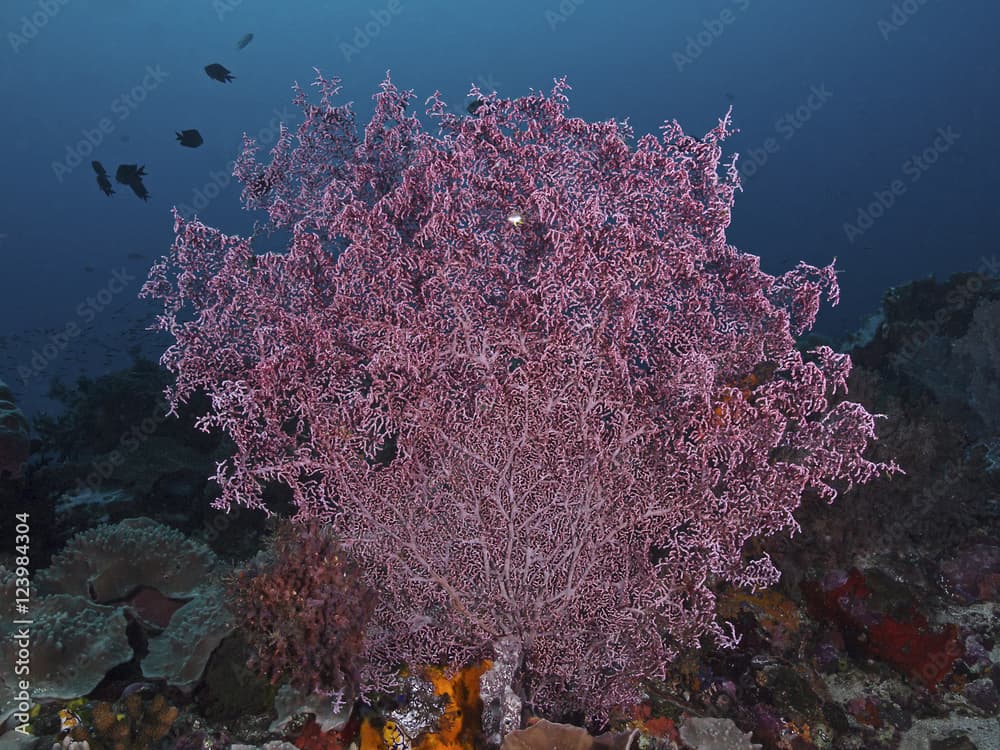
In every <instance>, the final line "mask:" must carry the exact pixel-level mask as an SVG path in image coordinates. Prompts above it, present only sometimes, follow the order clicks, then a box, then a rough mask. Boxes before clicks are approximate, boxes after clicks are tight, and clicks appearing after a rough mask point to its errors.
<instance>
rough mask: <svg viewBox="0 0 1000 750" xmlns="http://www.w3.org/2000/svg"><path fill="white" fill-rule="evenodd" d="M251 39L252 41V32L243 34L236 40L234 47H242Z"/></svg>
mask: <svg viewBox="0 0 1000 750" xmlns="http://www.w3.org/2000/svg"><path fill="white" fill-rule="evenodd" d="M252 41H253V34H244V35H243V36H241V37H240V40H239V41H238V42H236V49H243V48H244V47H246V46H247V45H248V44H250V42H252Z"/></svg>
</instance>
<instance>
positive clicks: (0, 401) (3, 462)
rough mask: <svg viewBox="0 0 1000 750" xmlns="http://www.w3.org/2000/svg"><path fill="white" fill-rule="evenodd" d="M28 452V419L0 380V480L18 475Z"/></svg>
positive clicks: (29, 450) (29, 451)
mask: <svg viewBox="0 0 1000 750" xmlns="http://www.w3.org/2000/svg"><path fill="white" fill-rule="evenodd" d="M30 453H31V441H30V436H29V429H28V420H27V419H26V418H25V416H24V413H23V412H22V411H21V410H20V409H18V408H17V405H16V404H15V403H14V395H13V394H12V393H11V391H10V388H8V387H7V384H6V383H4V382H3V381H2V380H0V480H3V479H15V478H18V477H20V476H21V473H22V471H23V469H24V463H25V461H27V460H28V456H29V455H30Z"/></svg>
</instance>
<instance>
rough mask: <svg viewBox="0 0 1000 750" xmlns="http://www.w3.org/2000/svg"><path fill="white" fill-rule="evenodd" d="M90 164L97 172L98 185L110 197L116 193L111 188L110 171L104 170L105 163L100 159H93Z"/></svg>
mask: <svg viewBox="0 0 1000 750" xmlns="http://www.w3.org/2000/svg"><path fill="white" fill-rule="evenodd" d="M90 166H92V167H93V168H94V171H95V172H97V186H98V187H99V188H100V189H101V190H102V191H103V192H104V194H105V195H107V196H108V197H110V196H112V195H114V193H115V191H114V190H113V189H112V188H111V179H110V178H109V177H108V173H107V172H105V171H104V165H103V164H101V162H99V161H92V162H90Z"/></svg>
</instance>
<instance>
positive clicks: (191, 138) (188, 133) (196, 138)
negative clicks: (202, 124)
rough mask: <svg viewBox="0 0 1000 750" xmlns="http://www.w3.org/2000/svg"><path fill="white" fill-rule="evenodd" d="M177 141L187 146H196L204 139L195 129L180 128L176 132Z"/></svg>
mask: <svg viewBox="0 0 1000 750" xmlns="http://www.w3.org/2000/svg"><path fill="white" fill-rule="evenodd" d="M177 142H178V143H179V144H181V145H182V146H187V147H188V148H198V146H200V145H201V144H203V143H204V142H205V139H204V138H202V137H201V133H199V132H198V131H197V130H193V129H192V130H182V131H181V132H179V133H178V134H177Z"/></svg>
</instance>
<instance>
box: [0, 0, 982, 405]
mask: <svg viewBox="0 0 1000 750" xmlns="http://www.w3.org/2000/svg"><path fill="white" fill-rule="evenodd" d="M894 7H895V10H893V8H894ZM377 17H378V18H380V19H381V20H376V18H377ZM998 21H1000V4H998V3H996V2H995V0H993V1H990V0H962V2H960V3H945V2H943V0H926V2H923V3H921V2H918V1H917V0H911V1H909V2H903V3H891V2H877V1H875V0H846V1H845V2H837V3H808V2H802V0H780V1H779V0H772V2H764V1H763V0H697V1H695V0H691V1H689V2H667V1H666V0H658V1H656V2H653V1H651V0H650V1H639V0H635V1H632V2H629V1H628V0H619V1H618V2H599V1H598V0H577V2H575V3H574V2H571V1H570V0H564V2H563V3H562V5H561V6H560V3H558V2H557V1H556V0H506V1H505V2H503V3H500V2H483V1H481V0H462V1H461V2H459V1H458V0H453V1H452V2H447V1H445V0H425V1H423V2H417V1H416V0H395V2H392V3H391V2H389V0H365V1H363V2H362V1H361V0H338V1H337V2H329V1H327V0H311V1H307V0H296V1H295V2H287V3H286V2H282V3H278V2H274V0H243V2H239V0H220V1H219V2H212V1H211V0H186V1H185V2H168V0H144V1H140V0H133V1H130V0H117V1H111V0H65V1H64V2H59V0H42V1H39V0H32V1H27V0H4V2H3V3H2V6H0V33H2V34H3V38H2V39H0V102H2V107H3V116H2V118H0V128H2V133H0V135H2V139H0V143H2V144H3V148H4V153H3V161H2V167H3V169H2V174H3V185H4V190H3V200H2V202H0V257H2V260H3V263H2V267H0V269H2V270H0V378H3V379H5V380H6V381H7V382H8V383H9V384H10V385H12V386H13V388H14V390H15V392H16V393H17V394H18V395H19V396H20V397H21V398H22V399H23V402H24V404H25V405H26V406H27V407H29V408H30V409H32V410H36V409H38V408H39V407H41V406H43V405H44V401H43V400H41V399H40V397H39V396H40V394H41V393H43V392H44V390H45V389H46V387H47V384H48V381H49V379H50V377H52V376H54V375H59V376H62V377H64V378H70V379H71V378H72V377H74V376H75V375H76V374H77V373H78V372H81V371H87V372H89V373H91V374H96V373H99V372H101V371H102V370H106V369H110V368H113V367H117V366H120V365H122V364H125V363H126V362H127V361H128V357H127V356H126V354H125V352H124V350H125V348H126V347H127V346H128V345H130V344H131V343H135V342H143V341H145V345H146V346H147V347H148V349H149V350H150V351H155V347H156V346H159V345H161V344H162V342H156V341H150V340H149V337H148V334H146V333H145V332H144V331H142V326H144V325H145V324H146V322H148V316H149V314H150V313H151V311H152V308H150V307H149V306H147V305H145V303H140V302H139V301H137V300H135V293H136V292H137V291H138V289H139V286H140V285H141V282H142V279H143V278H144V275H145V272H146V270H147V269H148V267H149V265H150V263H151V262H152V260H153V259H154V258H155V257H156V256H159V255H160V254H162V253H164V252H165V251H166V248H167V247H168V246H169V244H170V242H171V239H172V232H171V226H172V221H171V217H170V208H171V206H173V205H175V204H176V205H181V204H187V205H190V204H193V203H194V201H195V196H196V194H197V191H199V190H202V191H205V190H208V191H212V190H213V188H212V187H210V186H212V185H218V184H220V183H224V182H227V181H228V182H229V185H228V187H225V188H224V189H222V190H221V193H220V194H219V195H218V196H217V197H215V198H214V199H213V200H211V201H210V202H209V203H208V205H207V206H205V207H204V209H203V210H201V211H200V212H199V213H200V216H201V217H202V218H203V219H204V220H205V221H206V223H209V224H211V225H214V226H218V227H220V228H222V229H224V230H225V231H228V232H238V233H242V232H247V231H248V230H249V229H250V227H251V226H252V223H253V218H254V217H252V216H251V215H250V214H247V213H245V212H243V211H242V209H241V208H240V205H239V191H238V188H237V186H236V185H235V184H234V183H233V181H232V180H230V179H229V178H228V169H229V163H230V162H231V160H232V159H233V158H235V156H236V155H237V153H238V152H239V149H240V143H241V135H242V133H243V132H244V131H246V132H248V133H250V134H252V135H259V136H262V137H263V139H265V140H266V138H267V137H268V136H267V131H268V128H269V127H273V126H274V125H275V124H276V122H277V119H291V120H292V121H293V123H297V120H296V119H295V115H296V113H295V111H294V110H293V108H292V107H291V106H290V104H289V102H290V97H291V91H290V85H291V83H292V82H293V81H294V80H298V81H300V82H301V83H303V84H307V83H309V82H310V81H311V80H312V79H313V75H314V74H313V70H312V69H313V67H314V66H316V67H319V68H320V69H321V70H322V71H323V72H324V73H325V74H327V75H338V76H340V77H342V78H343V79H344V92H343V97H344V100H345V101H347V100H353V101H354V102H355V103H356V110H357V112H358V115H359V121H360V122H362V123H363V122H364V121H366V120H367V117H368V115H369V114H370V112H371V95H372V94H373V93H374V92H375V91H376V90H377V86H378V84H379V82H380V81H381V80H382V78H383V76H384V74H385V71H386V70H387V69H391V70H392V76H393V80H394V82H395V83H396V84H397V85H398V86H400V87H401V88H406V89H413V90H414V91H415V93H416V95H417V101H418V102H422V101H423V100H424V99H426V97H427V96H429V95H430V94H431V93H432V92H433V91H434V90H435V89H439V90H440V91H441V92H442V94H443V95H444V98H445V99H446V100H447V101H449V102H454V103H455V105H456V107H462V106H464V103H465V102H466V96H465V95H466V93H467V92H468V90H469V86H470V83H472V82H477V83H478V84H479V85H480V86H481V87H482V88H484V89H496V90H497V91H498V92H499V93H500V94H501V95H503V96H509V97H515V96H519V95H522V94H525V93H527V92H528V90H529V88H535V89H543V90H545V91H548V90H549V88H550V87H551V84H552V79H553V78H554V77H556V76H561V75H566V76H568V78H569V82H570V84H571V85H572V87H573V90H572V92H571V95H570V96H571V114H573V115H575V116H579V117H582V118H585V119H588V120H601V119H607V118H616V119H624V118H626V117H627V118H629V119H630V121H631V123H632V125H633V127H634V128H635V130H636V132H637V134H642V133H645V132H650V131H652V132H656V131H657V128H658V127H659V125H660V124H661V123H662V121H663V120H664V119H674V118H676V119H677V120H678V121H679V122H680V123H681V124H682V126H683V127H684V128H685V129H686V130H687V131H688V132H691V133H693V134H696V135H701V134H703V133H704V132H705V131H707V130H708V129H709V128H711V127H712V126H713V125H714V124H715V123H716V122H717V120H718V118H719V117H720V116H721V115H723V114H724V113H725V111H726V109H727V108H728V107H729V106H730V105H732V106H733V108H734V122H735V124H736V126H737V127H739V128H740V131H741V132H740V133H739V134H738V135H736V136H735V137H733V138H732V139H731V140H730V141H728V142H727V147H728V149H729V150H731V151H739V152H741V153H742V154H743V156H742V157H741V160H742V165H743V169H744V177H745V179H744V192H743V193H742V194H740V195H738V196H737V203H736V208H735V212H734V218H733V224H732V227H731V228H730V240H731V242H733V244H735V245H737V246H739V247H740V248H741V249H743V250H746V251H748V252H752V253H755V254H757V255H760V256H761V257H762V258H763V264H764V268H765V269H766V270H768V271H771V272H780V271H782V270H784V269H786V268H788V267H789V266H790V265H793V264H794V262H795V261H796V260H798V259H804V260H806V261H809V262H811V263H815V264H825V263H827V262H829V261H830V259H831V258H833V257H834V256H836V257H837V258H838V265H839V267H840V268H841V269H842V270H843V273H842V275H841V276H840V280H841V284H842V299H843V301H842V303H841V306H840V307H838V308H836V309H834V310H830V311H824V313H823V314H822V315H821V318H820V321H819V325H818V329H819V330H820V331H822V332H826V333H829V334H834V335H836V334H839V333H841V332H843V331H846V330H849V329H852V328H854V327H855V326H856V325H857V324H858V323H859V322H860V320H861V319H862V318H863V317H864V316H865V315H866V314H868V313H870V312H872V311H873V310H874V309H875V308H876V307H877V305H878V302H879V299H880V297H881V295H882V294H883V293H884V292H885V290H886V289H888V288H889V287H891V286H893V285H896V284H899V283H901V282H905V281H907V280H910V279H914V278H918V277H923V276H926V275H928V274H935V275H938V276H945V275H947V274H949V273H951V272H954V271H957V270H975V269H977V268H981V267H982V266H983V264H984V262H986V263H995V262H996V254H997V250H996V243H995V240H994V238H993V235H992V232H991V231H990V226H991V223H992V216H993V214H994V210H995V208H994V205H993V204H994V202H995V197H996V195H997V173H998V172H997V166H998V164H997V161H998V159H997V154H996V147H995V144H994V130H995V124H996V122H997V121H998V118H997V115H998V109H1000V106H998V100H997V97H996V82H997V78H998V76H997V61H996V57H995V55H994V51H993V50H994V46H995V44H994V42H995V30H996V28H997V25H998ZM887 23H888V24H890V26H887V25H886V24H887ZM366 25H367V30H366ZM247 32H253V33H254V34H255V38H254V40H253V42H252V43H251V44H250V45H249V46H248V47H247V48H246V49H244V50H242V51H237V50H236V48H235V45H236V42H237V40H238V39H239V38H240V37H241V36H242V35H243V34H245V33H247ZM210 62H219V63H222V64H223V65H225V66H226V67H228V68H230V69H231V70H232V72H233V73H234V74H235V75H236V77H237V78H236V80H235V81H234V82H233V83H231V84H227V85H222V84H219V83H217V82H215V81H212V80H210V79H209V78H208V77H207V76H206V75H205V73H204V72H203V66H204V65H206V64H207V63H210ZM150 70H152V71H156V72H157V76H151V75H150V74H149V71H150ZM157 77H159V78H160V79H161V80H158V81H157V80H155V79H156V78H157ZM144 79H145V88H143V86H144ZM135 87H140V88H138V89H136V88H135ZM816 91H820V92H824V93H822V94H821V95H818V96H817V95H816V94H815V93H814V92H816ZM811 94H812V98H811V99H810V96H811ZM797 110H798V111H799V113H800V115H802V116H801V117H798V118H797V119H795V120H794V121H793V120H791V119H789V115H793V116H794V113H796V111H797ZM102 119H105V120H106V122H105V125H106V126H109V127H106V129H109V130H110V132H107V133H102V134H101V142H100V143H99V144H98V145H97V146H96V148H95V149H94V152H93V154H91V153H89V152H87V151H86V149H82V150H81V148H80V147H79V145H78V144H79V143H80V141H81V140H82V139H83V134H84V132H85V131H87V130H92V131H93V130H99V129H100V126H101V121H102ZM185 128H198V129H199V130H200V131H201V132H202V134H203V135H204V137H205V145H204V146H203V147H201V148H200V149H197V150H191V149H184V148H181V147H179V146H178V145H177V144H176V143H175V140H174V131H176V130H181V129H185ZM941 130H945V131H950V132H952V133H954V134H957V135H958V138H957V140H953V142H949V143H947V144H945V143H944V141H942V140H938V147H937V148H935V139H936V138H937V137H938V134H939V132H940V131H941ZM769 139H771V140H770V141H769ZM768 145H770V152H768V149H767V148H766V147H767V146H768ZM929 148H930V149H932V151H933V156H935V157H936V160H935V162H934V163H933V164H929V165H926V168H925V169H921V170H919V171H914V164H913V163H912V162H911V161H910V160H911V159H912V157H913V156H914V155H917V154H920V153H921V152H923V151H924V150H925V149H929ZM70 151H75V152H77V153H78V154H79V155H80V156H81V157H82V158H81V164H80V165H79V166H77V167H76V168H69V169H62V168H59V167H57V166H56V165H59V164H62V165H63V166H66V165H67V158H68V154H69V152H70ZM752 153H755V154H756V155H757V158H751V156H750V155H751V154H752ZM761 154H766V157H761ZM92 158H97V159H99V160H101V161H103V162H104V164H105V166H106V167H107V168H108V170H109V171H110V172H112V173H113V172H114V169H115V166H116V165H117V164H118V163H121V162H138V163H141V164H145V165H146V169H147V172H148V173H149V177H148V179H147V182H146V184H147V187H148V188H149V190H150V192H151V194H152V199H151V200H150V201H149V202H148V203H143V202H142V201H140V200H138V199H137V198H136V197H135V196H133V195H132V194H131V192H130V191H129V190H128V188H126V187H124V186H116V189H117V190H118V192H117V194H116V195H114V196H113V197H112V198H107V197H105V196H104V195H103V194H101V193H100V191H99V190H98V189H97V186H96V184H95V176H94V174H93V172H92V171H91V168H90V160H91V159H92ZM918 174H919V179H914V176H915V175H918ZM897 179H898V180H900V181H901V182H900V183H899V184H900V185H902V189H901V190H899V191H898V193H899V194H898V195H896V196H895V197H894V202H893V205H892V206H891V207H890V208H888V209H887V210H885V211H884V215H883V216H881V217H880V218H879V219H877V220H876V221H874V222H873V224H872V226H871V227H870V228H869V229H868V230H867V231H866V232H864V234H863V235H862V236H860V237H858V238H856V239H855V240H854V241H853V242H850V241H848V238H847V236H846V234H845V230H844V225H845V223H853V222H856V221H857V219H858V212H859V210H861V209H863V207H865V206H866V205H868V204H869V203H871V202H872V200H873V194H874V193H875V192H876V191H880V190H886V189H887V188H888V187H889V186H890V185H891V184H892V182H893V181H894V180H897ZM130 254H132V257H130ZM136 255H139V256H141V257H135V256H136ZM116 273H117V274H118V276H117V278H119V279H121V278H124V279H125V282H126V283H125V284H124V285H119V284H117V283H116V282H114V281H113V280H114V279H115V278H116V276H115V274H116ZM123 274H124V276H123ZM102 290H103V291H104V295H103V296H102V297H100V298H95V295H99V293H101V292H102ZM88 298H95V299H94V301H93V303H92V302H88ZM105 301H107V302H109V304H107V305H106V306H105V305H104V304H103V303H104V302H105ZM67 330H69V331H70V334H69V335H65V333H66V331H67ZM58 332H63V334H64V336H63V338H62V339H61V340H58V339H57V341H56V343H55V344H53V343H52V337H53V335H55V334H56V333H58ZM46 344H48V345H49V348H48V351H47V353H44V354H41V359H39V355H40V353H42V349H43V347H44V346H45V345H46ZM33 354H34V355H35V366H34V367H32V366H31V358H32V355H33ZM25 367H27V368H28V369H29V370H30V372H31V375H30V377H26V376H23V375H24V373H25V372H26V370H25V369H24V368H25ZM19 368H20V372H21V373H22V376H19V375H18V372H19Z"/></svg>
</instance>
